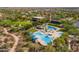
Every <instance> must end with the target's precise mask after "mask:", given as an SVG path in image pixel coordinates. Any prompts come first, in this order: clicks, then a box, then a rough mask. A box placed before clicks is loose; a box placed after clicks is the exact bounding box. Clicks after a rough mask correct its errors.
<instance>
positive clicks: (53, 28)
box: [48, 26, 58, 30]
mask: <svg viewBox="0 0 79 59" xmlns="http://www.w3.org/2000/svg"><path fill="white" fill-rule="evenodd" d="M48 29H49V30H58V28H56V27H53V26H48Z"/></svg>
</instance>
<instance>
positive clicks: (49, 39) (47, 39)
mask: <svg viewBox="0 0 79 59" xmlns="http://www.w3.org/2000/svg"><path fill="white" fill-rule="evenodd" d="M38 38H39V39H41V40H43V41H44V42H45V44H48V43H51V42H52V40H53V38H52V37H51V36H49V35H46V34H44V33H42V32H35V33H33V35H32V40H33V41H34V40H36V39H38Z"/></svg>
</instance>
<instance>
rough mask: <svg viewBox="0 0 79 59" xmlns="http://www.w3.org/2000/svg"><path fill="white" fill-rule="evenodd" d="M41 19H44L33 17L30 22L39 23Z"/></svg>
mask: <svg viewBox="0 0 79 59" xmlns="http://www.w3.org/2000/svg"><path fill="white" fill-rule="evenodd" d="M41 19H44V17H38V16H37V17H33V18H32V21H40V20H41Z"/></svg>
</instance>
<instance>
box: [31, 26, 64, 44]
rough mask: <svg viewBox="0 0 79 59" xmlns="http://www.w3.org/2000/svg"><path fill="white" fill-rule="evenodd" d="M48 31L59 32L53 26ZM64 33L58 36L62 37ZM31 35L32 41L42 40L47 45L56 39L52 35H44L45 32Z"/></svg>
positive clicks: (59, 33)
mask: <svg viewBox="0 0 79 59" xmlns="http://www.w3.org/2000/svg"><path fill="white" fill-rule="evenodd" d="M48 30H58V28H55V27H53V26H48ZM62 33H63V32H58V33H57V36H58V37H60V36H61V35H62ZM52 34H53V33H52ZM31 35H32V41H35V40H36V39H40V40H43V41H44V42H45V44H49V43H51V42H52V41H53V39H54V38H53V37H52V36H51V35H49V34H48V35H47V34H44V33H43V32H40V31H37V32H34V33H33V34H31Z"/></svg>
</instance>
